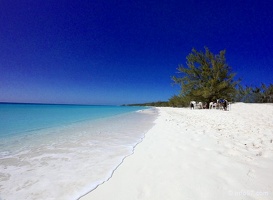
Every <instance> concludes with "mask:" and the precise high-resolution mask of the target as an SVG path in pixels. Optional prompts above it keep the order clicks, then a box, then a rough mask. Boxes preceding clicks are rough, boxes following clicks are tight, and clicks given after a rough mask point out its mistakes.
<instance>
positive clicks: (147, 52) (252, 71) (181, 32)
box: [0, 0, 273, 104]
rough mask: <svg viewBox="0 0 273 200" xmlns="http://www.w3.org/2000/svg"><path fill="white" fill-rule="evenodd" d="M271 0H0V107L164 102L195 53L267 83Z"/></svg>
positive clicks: (271, 70)
mask: <svg viewBox="0 0 273 200" xmlns="http://www.w3.org/2000/svg"><path fill="white" fill-rule="evenodd" d="M272 10H273V3H272V2H270V1H256V0H255V1H253V0H247V1H246V0H245V1H244V0H242V1H222V0H212V1H197V0H192V1H181V0H179V1H172V0H168V1H130V0H126V1H101V0H92V1H68V0H66V1H61V0H58V1H55V0H50V1H49V0H33V1H28V0H27V1H21V0H13V1H9V0H3V1H0V71H1V73H0V102H1V101H2V102H42V103H80V104H123V103H142V102H150V101H158V100H168V99H169V98H170V97H171V96H172V95H174V94H178V93H179V87H177V86H176V87H172V86H171V83H172V81H171V79H170V77H171V76H173V75H175V74H176V68H177V67H178V65H179V64H185V62H186V56H187V55H188V54H189V53H190V52H191V49H192V48H193V47H194V48H196V49H197V50H204V46H207V47H208V48H209V49H210V50H211V51H212V52H214V53H219V51H220V50H222V49H226V51H227V54H226V58H227V62H228V64H229V65H230V66H231V67H232V68H233V71H234V72H237V78H242V79H243V82H242V83H243V84H244V85H260V83H261V82H263V83H265V84H269V83H273V75H272V74H273V37H272V35H273V14H272Z"/></svg>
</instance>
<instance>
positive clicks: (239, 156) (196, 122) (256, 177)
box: [81, 103, 273, 200]
mask: <svg viewBox="0 0 273 200" xmlns="http://www.w3.org/2000/svg"><path fill="white" fill-rule="evenodd" d="M157 109H158V111H159V116H158V118H157V119H156V121H155V125H154V126H153V128H151V129H150V130H149V131H148V132H147V133H146V136H145V138H144V139H143V141H142V142H141V143H140V144H138V145H137V146H136V148H135V150H134V153H133V154H132V155H131V156H129V157H127V158H126V159H125V160H124V161H123V163H122V164H121V165H120V166H119V167H118V168H117V169H116V171H115V172H114V174H113V176H112V177H111V178H110V179H109V180H108V181H106V182H104V183H103V184H101V185H100V186H98V187H97V188H96V189H95V190H93V191H92V192H90V193H89V194H87V195H85V196H84V197H82V198H81V200H105V199H117V200H128V199H130V200H134V199H149V200H153V199H154V200H159V199H162V200H163V199H164V200H165V199H168V200H181V199H183V200H193V199H198V200H200V199H209V200H214V199H215V200H219V199H221V200H229V199H230V200H231V199H232V200H234V199H235V200H236V199H238V200H239V199H240V200H241V199H244V200H253V199H257V200H258V199H259V200H265V199H266V200H269V199H273V184H272V180H273V173H272V171H273V105H272V104H244V103H236V104H232V106H231V110H230V111H220V110H190V109H187V108H157ZM86 170H88V169H86Z"/></svg>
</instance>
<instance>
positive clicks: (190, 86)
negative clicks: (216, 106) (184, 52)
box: [172, 47, 239, 105]
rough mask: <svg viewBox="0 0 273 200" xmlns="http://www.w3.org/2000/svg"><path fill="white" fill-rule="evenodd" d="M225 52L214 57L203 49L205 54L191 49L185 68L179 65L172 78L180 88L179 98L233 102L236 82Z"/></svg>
mask: <svg viewBox="0 0 273 200" xmlns="http://www.w3.org/2000/svg"><path fill="white" fill-rule="evenodd" d="M225 53H226V51H225V50H222V51H220V53H219V54H218V55H214V54H213V53H212V52H210V50H209V49H208V48H206V47H205V52H202V51H200V52H198V51H196V50H195V49H192V52H191V53H190V54H189V55H188V56H187V62H186V64H187V67H184V66H183V65H179V67H178V69H177V70H178V73H179V74H180V75H182V76H179V77H176V76H173V77H172V80H173V81H174V83H175V84H179V85H180V86H181V94H180V96H181V98H182V99H185V100H189V99H191V100H195V101H202V102H207V103H209V102H211V101H214V100H216V99H218V98H225V99H227V100H229V101H231V100H234V98H235V95H236V86H237V85H238V83H239V82H238V81H234V77H235V73H232V70H231V67H230V66H229V65H228V64H227V63H226V58H225ZM207 105H208V104H207Z"/></svg>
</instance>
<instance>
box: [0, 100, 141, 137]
mask: <svg viewBox="0 0 273 200" xmlns="http://www.w3.org/2000/svg"><path fill="white" fill-rule="evenodd" d="M140 109H145V107H128V106H92V105H91V106H89V105H48V104H3V103H2V104H0V138H1V137H6V136H11V135H12V136H14V135H15V134H18V133H25V132H29V131H33V130H38V129H44V128H51V127H55V126H59V125H65V124H71V123H75V122H80V121H85V120H95V119H99V118H104V117H109V116H114V115H118V114H122V113H127V112H132V111H136V110H140Z"/></svg>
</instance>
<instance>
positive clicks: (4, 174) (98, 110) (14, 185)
mask: <svg viewBox="0 0 273 200" xmlns="http://www.w3.org/2000/svg"><path fill="white" fill-rule="evenodd" d="M156 116H157V111H156V109H153V108H146V107H126V106H82V105H42V104H0V199H1V200H4V199H78V198H80V197H81V196H83V195H84V194H86V193H88V192H90V191H92V190H93V189H94V188H96V187H97V186H98V185H100V184H102V183H103V182H104V181H106V180H108V179H109V178H110V177H111V176H112V173H113V171H114V170H115V169H116V168H117V167H118V166H119V165H120V164H121V163H122V162H123V159H124V158H125V157H126V156H128V155H130V154H132V153H133V151H134V147H135V146H136V144H138V143H139V142H141V141H142V139H143V137H144V136H145V133H146V132H147V131H148V130H149V129H150V128H151V127H152V126H153V122H154V120H155V119H156Z"/></svg>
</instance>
